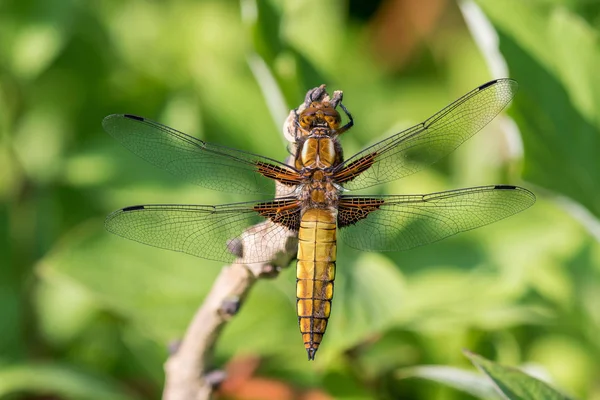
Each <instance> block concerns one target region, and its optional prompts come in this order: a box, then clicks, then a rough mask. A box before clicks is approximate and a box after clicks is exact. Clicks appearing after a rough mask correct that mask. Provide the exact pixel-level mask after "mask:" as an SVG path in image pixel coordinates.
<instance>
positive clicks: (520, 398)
mask: <svg viewBox="0 0 600 400" xmlns="http://www.w3.org/2000/svg"><path fill="white" fill-rule="evenodd" d="M465 355H466V356H467V357H468V358H469V359H470V360H471V362H472V363H473V364H475V366H476V367H477V368H479V370H480V371H481V372H483V373H484V374H486V375H487V376H488V377H489V378H490V379H491V380H492V382H493V383H494V385H495V387H496V390H497V391H498V392H499V393H501V394H502V395H503V396H504V397H505V398H506V399H509V400H540V399H543V400H568V399H569V397H567V396H565V395H564V394H562V393H560V392H558V391H557V390H555V389H554V388H552V387H551V386H549V385H548V384H547V383H544V382H542V381H540V380H538V379H536V378H533V377H531V376H529V375H527V374H525V373H524V372H521V371H519V370H518V369H515V368H510V367H504V366H502V365H499V364H496V363H495V362H492V361H489V360H487V359H485V358H483V357H481V356H480V355H477V354H474V353H471V352H469V351H465Z"/></svg>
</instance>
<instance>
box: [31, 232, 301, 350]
mask: <svg viewBox="0 0 600 400" xmlns="http://www.w3.org/2000/svg"><path fill="white" fill-rule="evenodd" d="M102 227H103V224H102V221H101V220H94V221H91V222H90V223H89V224H87V225H84V226H81V227H80V228H79V229H78V230H76V232H73V234H72V235H69V236H68V237H66V238H65V239H64V240H63V241H62V243H61V244H60V246H57V248H56V249H55V250H54V251H53V252H52V253H51V254H50V255H49V256H48V257H46V258H45V259H43V260H42V262H41V263H40V268H39V271H40V273H41V274H42V276H44V277H46V278H47V279H69V280H70V281H74V282H76V283H77V284H79V285H80V286H82V287H83V288H84V289H85V291H86V292H87V293H88V294H89V295H91V296H92V298H93V299H95V300H96V301H97V302H98V304H99V305H100V306H101V307H103V308H105V309H108V310H111V311H112V312H114V313H116V314H117V315H120V316H122V317H123V318H124V319H125V320H126V321H128V322H129V323H131V324H133V326H135V327H136V328H137V329H138V330H140V331H142V332H145V334H146V335H147V336H148V337H149V338H151V339H153V340H154V341H156V342H158V343H160V344H162V345H165V346H166V345H167V344H168V343H169V342H171V341H173V340H176V339H179V338H180V337H181V336H182V335H183V333H184V331H185V328H186V326H187V324H188V322H189V320H190V319H191V317H192V316H193V314H194V311H195V310H196V309H197V307H199V306H200V304H201V303H202V298H203V296H204V295H206V294H207V293H208V290H209V289H210V288H211V285H212V283H213V281H214V279H215V277H216V276H217V274H218V272H219V270H220V268H221V267H222V264H221V263H217V262H209V261H205V260H202V259H199V258H195V257H191V256H187V255H182V254H177V253H174V252H169V251H165V250H162V249H155V248H152V247H149V246H145V245H142V244H139V243H135V242H132V241H127V240H124V239H122V238H118V237H115V236H113V235H111V234H110V233H108V232H106V231H104V230H103V229H102ZM99 260H101V261H99ZM293 293H294V292H293V289H292V290H290V293H289V294H290V295H292V294H293ZM288 299H289V300H288ZM293 304H294V303H293V301H292V299H291V298H290V297H288V298H286V296H285V295H282V294H281V293H280V292H277V291H276V292H273V286H272V284H270V283H269V282H259V284H257V285H256V286H255V287H254V288H253V290H252V291H251V293H250V295H249V297H248V299H247V300H246V302H245V303H244V304H243V306H242V307H243V310H244V312H241V313H240V314H239V315H238V316H236V318H234V319H233V320H232V322H231V323H230V324H229V325H228V326H227V328H226V329H225V331H224V335H223V339H222V340H221V341H220V342H219V349H220V350H221V351H223V352H225V353H227V354H231V353H232V352H234V351H256V352H259V353H261V354H272V353H277V352H278V351H281V350H284V349H289V348H292V350H290V351H294V350H297V351H295V352H297V353H300V354H301V352H303V351H304V348H303V346H302V341H301V338H300V333H299V332H297V318H296V316H295V314H294V307H293ZM257 326H260V327H261V328H260V329H256V327H257ZM294 343H296V344H297V345H298V347H296V348H294V347H293V344H294Z"/></svg>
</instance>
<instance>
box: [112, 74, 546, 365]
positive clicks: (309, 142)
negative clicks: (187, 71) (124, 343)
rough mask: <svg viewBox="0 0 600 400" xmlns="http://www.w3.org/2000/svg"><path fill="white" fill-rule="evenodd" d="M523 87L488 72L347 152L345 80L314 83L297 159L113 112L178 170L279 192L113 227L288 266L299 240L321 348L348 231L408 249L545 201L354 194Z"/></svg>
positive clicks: (485, 192)
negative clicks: (331, 86) (424, 115)
mask: <svg viewBox="0 0 600 400" xmlns="http://www.w3.org/2000/svg"><path fill="white" fill-rule="evenodd" d="M516 88H517V84H516V82H515V81H513V80H510V79H497V80H494V81H491V82H488V83H486V84H484V85H481V86H479V87H477V88H475V89H474V90H472V91H471V92H469V93H467V94H466V95H464V96H463V97H461V98H460V99H458V100H456V101H455V102H454V103H452V104H450V105H448V106H447V107H445V108H444V109H442V110H440V111H439V112H438V113H436V114H434V115H433V116H431V117H430V118H428V119H426V120H425V121H423V122H421V123H419V124H417V125H415V126H413V127H411V128H408V129H406V130H404V131H401V132H398V133H396V134H394V135H392V136H390V137H388V138H386V139H383V140H381V141H379V142H378V143H376V144H374V145H372V146H370V147H367V148H366V149H364V150H362V151H360V152H359V153H357V154H355V155H353V156H352V157H349V158H347V159H344V156H343V152H342V146H341V144H340V140H339V138H340V135H342V134H343V133H344V132H346V131H348V129H350V128H351V127H352V126H353V119H352V116H351V115H350V113H349V112H348V110H347V109H346V107H345V106H344V104H342V92H341V91H335V92H333V93H332V95H331V96H330V95H329V94H328V93H327V91H326V90H325V85H321V86H319V87H316V88H314V89H312V90H309V91H308V93H307V94H306V97H305V99H304V102H303V103H302V104H301V105H300V107H298V109H296V110H294V111H292V112H291V113H290V115H289V117H288V119H287V121H286V125H285V127H284V135H285V136H286V139H288V140H289V141H290V142H293V144H294V145H295V148H294V149H293V151H291V152H292V156H293V158H292V160H291V161H289V162H288V163H283V162H279V161H277V160H274V159H271V158H267V157H262V156H260V155H257V154H252V153H247V152H244V151H241V150H236V149H232V148H229V147H226V146H223V145H217V144H211V143H207V142H204V141H202V140H199V139H196V138H194V137H191V136H188V135H186V134H184V133H182V132H179V131H176V130H175V129H172V128H169V127H167V126H164V125H161V124H159V123H156V122H153V121H151V120H148V119H145V118H142V117H137V116H134V115H129V114H120V115H111V116H108V117H106V118H105V119H104V122H103V126H104V129H105V130H106V131H107V132H108V133H109V134H111V135H112V136H113V137H115V138H116V139H117V140H119V141H121V143H122V144H123V145H124V146H125V147H127V148H129V149H130V150H131V151H133V152H134V153H136V154H138V155H140V156H141V157H142V158H144V159H146V160H147V161H149V162H151V163H153V164H155V165H157V166H159V167H161V168H164V169H166V170H167V171H169V172H172V173H173V174H175V175H180V176H183V177H184V178H187V179H188V180H190V181H191V182H193V183H195V184H198V185H201V186H203V187H206V188H210V189H216V190H222V191H226V192H234V193H242V194H257V195H264V194H271V196H270V197H269V198H268V199H264V198H263V199H262V200H255V201H249V202H245V203H235V204H221V205H214V206H213V205H169V204H162V205H161V204H159V205H137V206H130V207H125V208H122V209H120V210H118V211H115V212H114V213H112V214H111V215H109V216H108V218H107V220H106V227H107V229H108V230H109V231H111V232H114V233H116V234H118V235H121V236H124V237H126V238H129V239H132V240H136V241H138V242H142V243H146V244H149V245H153V246H156V247H162V248H166V249H170V250H175V251H180V252H184V253H188V254H192V255H195V256H198V257H203V258H207V259H211V260H218V261H224V262H229V263H233V262H235V263H237V264H239V265H247V266H248V265H261V266H265V265H269V266H271V267H274V266H285V265H287V264H288V263H289V262H290V260H291V259H292V258H293V255H291V254H290V253H291V252H292V251H293V252H294V253H295V255H296V259H297V264H296V298H297V301H296V312H297V318H298V325H299V327H300V332H301V337H302V341H303V342H304V347H305V349H306V352H307V354H308V358H309V359H313V358H314V357H315V353H316V351H317V349H318V348H319V345H320V343H321V341H322V340H323V335H324V334H325V330H326V328H327V322H328V319H329V316H330V313H331V311H332V299H333V295H334V279H335V274H336V260H337V255H336V253H337V248H338V247H337V241H338V239H340V240H342V241H344V242H345V243H346V245H348V246H350V247H354V248H356V249H359V250H370V251H400V250H408V249H411V248H413V247H417V246H421V245H424V244H428V243H433V242H436V241H438V240H441V239H443V238H445V237H448V236H452V235H454V234H456V233H459V232H462V231H467V230H470V229H473V228H477V227H479V226H483V225H487V224H489V223H492V222H494V221H497V220H500V219H502V218H505V217H508V216H510V215H512V214H515V213H517V212H519V211H522V210H524V209H525V208H527V207H529V206H531V205H532V204H533V203H534V201H535V196H534V195H533V194H532V193H531V192H529V191H528V190H526V189H523V188H519V187H517V186H512V185H489V186H482V187H473V188H465V189H458V190H449V191H445V192H439V193H430V194H416V195H385V196H382V195H370V196H369V195H350V194H348V192H350V191H352V190H361V189H365V188H369V187H371V186H374V185H378V184H381V183H385V182H390V181H393V180H396V179H400V178H403V177H405V176H408V175H410V174H413V173H415V172H417V171H419V170H420V169H421V168H422V167H423V166H424V165H426V164H432V163H434V162H436V161H438V160H439V159H441V158H442V157H444V156H446V155H447V154H449V153H450V152H452V151H453V150H454V149H456V148H457V147H458V146H459V145H460V144H461V143H463V142H464V141H465V140H467V139H468V138H470V137H471V136H473V135H474V134H475V133H476V132H478V131H479V130H480V129H481V128H483V126H485V125H486V124H487V123H488V122H490V121H491V120H492V119H493V118H494V117H495V116H496V115H497V114H498V113H499V112H500V111H501V110H502V109H503V108H504V107H505V106H506V105H507V104H508V103H509V102H510V100H511V99H512V97H513V95H514V93H515V91H516ZM346 118H347V120H348V122H347V123H345V124H344V123H343V120H345V119H346ZM274 183H276V185H274ZM274 186H275V187H276V196H275V197H274V198H273V196H272V190H273V187H274ZM259 221H260V222H259ZM288 239H291V240H288ZM282 255H283V260H285V261H281V262H280V261H278V260H279V259H280V258H281V256H282ZM273 269H275V268H271V270H273ZM265 318H269V316H266V317H265ZM347 318H352V316H351V315H348V316H347ZM334 347H335V346H334ZM338 347H339V346H338Z"/></svg>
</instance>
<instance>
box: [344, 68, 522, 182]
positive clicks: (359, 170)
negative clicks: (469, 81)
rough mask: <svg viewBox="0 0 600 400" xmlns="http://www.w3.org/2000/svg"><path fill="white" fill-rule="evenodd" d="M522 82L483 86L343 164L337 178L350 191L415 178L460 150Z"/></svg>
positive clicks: (511, 96) (507, 80) (492, 82)
mask: <svg viewBox="0 0 600 400" xmlns="http://www.w3.org/2000/svg"><path fill="white" fill-rule="evenodd" d="M516 90H517V82H516V81H513V80H511V79H498V80H494V81H491V82H488V83H486V84H484V85H481V86H479V87H478V88H477V89H474V90H473V91H471V92H469V93H467V94H466V95H464V96H463V97H461V98H460V99H458V100H456V101H455V102H454V103H452V104H450V105H449V106H447V107H446V108H444V109H443V110H441V111H439V112H438V113H436V114H435V115H433V116H432V117H430V118H429V119H427V120H425V121H424V122H422V123H420V124H418V125H415V126H413V127H412V128H409V129H407V130H405V131H402V132H400V133H397V134H395V135H393V136H390V137H389V138H387V139H384V140H382V141H381V142H379V143H376V144H374V145H372V146H370V147H368V148H366V149H365V150H363V151H361V152H359V153H358V154H356V155H354V156H352V157H350V158H349V159H348V160H346V161H345V162H344V163H342V164H340V166H338V167H337V168H336V170H335V171H334V178H335V179H336V180H337V181H338V182H340V183H342V185H343V186H344V188H346V189H349V190H356V189H363V188H366V187H369V186H373V185H377V184H380V183H383V182H389V181H392V180H395V179H399V178H402V177H404V176H407V175H410V174H413V173H415V172H417V171H419V170H421V169H422V168H423V167H425V166H427V165H429V164H432V163H434V162H436V161H438V160H439V159H441V158H443V157H444V156H446V155H448V154H449V153H451V152H452V151H454V150H455V149H456V148H457V147H458V146H460V145H461V144H462V143H463V142H464V141H466V140H467V139H469V138H470V137H471V136H473V135H474V134H475V133H477V132H478V131H479V130H480V129H481V128H483V127H484V126H485V125H487V124H488V123H489V122H490V121H491V120H492V119H494V117H495V116H496V115H498V113H500V111H501V110H502V109H503V108H504V107H506V105H507V104H508V103H509V102H510V101H511V99H512V98H513V96H514V94H515V92H516Z"/></svg>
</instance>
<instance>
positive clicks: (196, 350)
mask: <svg viewBox="0 0 600 400" xmlns="http://www.w3.org/2000/svg"><path fill="white" fill-rule="evenodd" d="M311 93H313V96H312V97H311ZM309 98H310V99H312V100H313V101H319V100H323V99H328V95H327V93H326V92H325V90H324V85H323V86H321V87H319V88H315V89H313V90H311V91H309V92H308V93H307V99H309ZM307 105H308V104H302V105H301V106H300V107H299V110H300V111H301V110H302V109H303V108H304V107H306V106H307ZM295 115H296V113H295V111H292V112H290V115H289V117H288V118H287V120H286V121H285V123H284V127H283V134H284V137H285V138H286V139H287V140H288V141H290V142H293V140H294V139H295V131H296V127H295V125H294V124H295ZM291 144H292V146H293V143H291ZM289 162H290V161H289V160H288V163H289ZM287 192H289V189H288V188H286V187H284V186H283V185H279V184H276V189H275V194H276V196H277V197H280V196H285V195H286V194H288V193H287ZM268 224H272V222H271V221H265V222H263V223H260V224H258V225H255V226H252V227H250V228H249V229H248V230H247V231H246V232H248V233H250V235H242V236H243V237H242V239H241V240H242V241H243V242H242V243H241V245H242V250H243V252H248V251H250V252H251V251H257V250H258V249H260V252H261V254H266V253H265V252H268V254H269V255H270V257H268V258H269V259H270V261H269V262H267V263H259V264H244V263H242V262H240V261H239V260H237V261H236V262H234V263H233V264H231V265H228V266H225V267H223V269H222V271H221V273H220V274H219V276H218V277H217V279H216V280H215V283H214V284H213V287H212V289H211V291H210V293H209V294H208V296H207V297H206V299H205V300H204V303H203V304H202V305H201V306H200V308H199V309H198V311H197V312H196V314H195V315H194V318H193V319H192V321H191V323H190V325H189V326H188V328H187V331H186V333H185V336H184V338H183V340H182V341H181V343H180V344H179V346H178V348H177V349H176V351H175V352H174V353H173V354H172V355H171V356H170V357H169V359H168V360H167V362H166V363H165V387H164V391H163V400H207V399H210V396H211V394H212V392H213V389H214V387H215V386H216V385H218V384H219V383H220V382H221V381H222V380H223V379H224V378H225V376H224V374H216V373H214V372H212V371H211V370H210V368H211V365H210V363H211V358H212V351H213V349H214V346H215V343H216V341H217V339H218V337H219V334H220V332H221V330H222V328H223V327H224V326H225V324H226V323H227V321H229V320H230V319H231V317H232V316H233V315H234V314H235V313H236V312H237V311H238V309H239V306H240V304H241V303H242V301H243V299H244V298H245V297H246V295H247V294H248V292H249V291H250V288H251V287H252V286H253V284H254V282H255V281H256V279H257V278H259V277H261V276H264V275H267V274H268V275H273V273H277V272H278V271H279V270H280V268H281V267H282V266H287V265H289V263H290V262H291V260H292V259H293V258H294V257H295V256H296V247H295V246H293V245H292V246H291V245H290V244H291V243H290V238H293V233H292V232H290V235H289V236H288V237H281V238H279V239H280V240H279V241H278V242H275V243H274V242H273V240H272V239H271V240H268V241H267V240H261V235H260V232H261V231H262V230H263V229H264V228H265V227H266V226H268ZM250 240H251V241H252V242H250ZM259 246H260V247H259ZM265 246H267V247H268V248H267V249H265Z"/></svg>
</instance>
